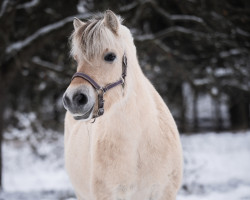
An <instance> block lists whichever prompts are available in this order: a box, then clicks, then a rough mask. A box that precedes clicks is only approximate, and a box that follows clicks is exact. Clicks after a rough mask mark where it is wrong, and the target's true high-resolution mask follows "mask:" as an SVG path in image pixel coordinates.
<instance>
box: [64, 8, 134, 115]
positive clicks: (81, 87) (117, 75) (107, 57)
mask: <svg viewBox="0 0 250 200" xmlns="http://www.w3.org/2000/svg"><path fill="white" fill-rule="evenodd" d="M120 21H121V20H120V18H119V17H117V16H116V15H115V14H114V13H113V12H112V11H106V12H105V14H104V16H102V17H96V18H93V19H90V20H88V21H87V22H82V21H81V20H79V19H77V18H75V19H74V22H73V24H74V32H73V34H72V37H71V42H72V51H71V54H72V56H73V58H74V59H75V61H76V62H77V72H78V73H79V74H84V75H85V76H86V75H87V77H90V79H91V80H90V81H89V80H88V78H87V79H86V77H85V78H82V77H80V76H75V77H73V79H72V81H71V84H70V85H69V87H68V88H67V90H66V92H65V94H64V96H63V104H64V107H65V108H66V109H67V110H68V111H69V112H70V113H71V114H72V115H73V116H74V118H75V119H81V120H89V119H91V118H92V117H93V116H94V115H95V113H97V112H98V108H99V107H100V106H99V104H100V99H99V98H98V94H99V93H100V92H101V93H102V94H103V91H101V90H102V89H100V90H98V89H97V88H96V87H93V82H95V83H98V85H99V86H102V87H103V86H107V85H108V84H110V83H115V82H118V81H119V80H121V84H118V85H117V86H116V87H113V88H112V90H111V91H109V92H107V93H106V94H105V97H104V99H105V110H108V109H109V108H110V106H111V105H113V104H115V103H116V102H118V101H119V100H121V98H122V97H123V94H124V91H123V90H124V88H123V87H122V85H123V84H122V81H123V80H122V78H121V74H122V73H123V67H124V66H123V62H124V60H123V59H124V54H125V53H126V47H127V44H126V42H128V41H126V40H128V38H129V40H130V42H131V41H132V37H131V34H130V32H129V31H128V29H127V28H126V27H125V26H123V25H121V22H120ZM92 81H93V82H92ZM98 101H99V102H98Z"/></svg>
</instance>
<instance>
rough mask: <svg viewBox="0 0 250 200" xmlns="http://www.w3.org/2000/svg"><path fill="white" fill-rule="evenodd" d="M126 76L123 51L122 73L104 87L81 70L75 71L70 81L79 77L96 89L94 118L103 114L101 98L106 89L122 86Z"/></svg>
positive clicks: (125, 58)
mask: <svg viewBox="0 0 250 200" xmlns="http://www.w3.org/2000/svg"><path fill="white" fill-rule="evenodd" d="M126 76H127V57H126V55H125V53H124V55H123V57H122V75H121V78H120V80H118V81H116V82H113V83H110V84H107V85H106V86H104V87H101V86H100V85H99V84H98V83H97V82H95V81H94V79H92V78H91V77H89V76H88V75H87V74H84V73H81V72H76V73H75V74H74V75H73V77H72V79H71V81H72V80H73V79H74V78H76V77H80V78H83V79H84V80H86V81H88V82H89V83H90V84H91V85H92V86H93V87H94V88H95V89H96V91H97V94H98V110H97V113H96V114H95V115H94V116H93V118H94V119H95V118H97V117H100V116H102V115H103V114H104V99H103V96H104V94H105V93H106V92H107V91H108V90H110V89H112V88H114V87H116V86H118V85H122V86H123V87H124V83H125V77H126Z"/></svg>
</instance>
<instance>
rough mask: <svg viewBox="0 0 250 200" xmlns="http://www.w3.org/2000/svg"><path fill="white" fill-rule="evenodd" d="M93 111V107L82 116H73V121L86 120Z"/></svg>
mask: <svg viewBox="0 0 250 200" xmlns="http://www.w3.org/2000/svg"><path fill="white" fill-rule="evenodd" d="M93 109H94V106H92V108H90V109H89V111H87V112H86V113H85V114H84V115H79V116H74V119H75V120H81V119H88V117H89V115H90V114H91V112H92V110H93Z"/></svg>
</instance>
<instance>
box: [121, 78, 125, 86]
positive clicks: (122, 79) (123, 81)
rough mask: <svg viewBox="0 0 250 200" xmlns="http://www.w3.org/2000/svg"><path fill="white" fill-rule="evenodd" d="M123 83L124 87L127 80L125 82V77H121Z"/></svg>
mask: <svg viewBox="0 0 250 200" xmlns="http://www.w3.org/2000/svg"><path fill="white" fill-rule="evenodd" d="M121 81H122V83H121V84H122V85H124V83H125V80H124V78H123V77H121Z"/></svg>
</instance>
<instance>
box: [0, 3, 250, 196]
mask: <svg viewBox="0 0 250 200" xmlns="http://www.w3.org/2000/svg"><path fill="white" fill-rule="evenodd" d="M107 9H111V10H112V11H114V12H115V13H116V14H119V15H121V16H122V18H123V19H124V21H123V24H125V25H126V26H127V27H129V28H130V30H131V32H132V34H133V36H134V41H135V44H136V46H137V53H138V59H139V62H140V65H141V67H142V69H143V71H144V73H145V75H146V76H147V77H148V78H149V79H150V80H151V82H152V83H153V84H154V86H155V87H156V89H157V90H158V91H159V93H160V94H161V96H162V97H163V98H164V100H165V102H166V103H167V105H168V107H169V109H170V110H171V112H172V113H173V115H174V118H175V120H176V122H177V124H178V128H179V130H180V133H181V134H182V137H181V138H182V143H183V149H184V166H185V168H184V181H183V187H182V189H181V191H180V194H179V196H178V199H180V200H181V199H190V200H191V199H192V200H195V199H199V200H201V199H213V200H223V199H227V200H228V199H234V200H236V199H244V200H247V199H250V175H249V169H250V131H249V128H250V1H249V0H220V1H217V0H119V1H118V0H105V1H104V0H71V1H68V0H60V1H59V0H55V1H49V0H1V1H0V146H1V148H0V158H1V159H0V172H1V173H0V181H1V182H0V185H1V188H2V191H1V193H0V199H8V200H11V199H13V200H16V199H19V200H20V199H25V200H29V199H32V200H33V199H46V200H48V199H58V200H59V199H60V200H65V199H72V198H75V197H74V193H73V190H72V186H71V185H70V183H69V180H68V177H67V175H66V174H65V171H64V166H63V122H64V114H65V110H64V108H63V106H62V101H61V98H62V94H63V92H64V91H65V89H66V87H67V86H68V84H69V83H70V79H71V76H72V75H73V73H74V72H75V71H76V66H75V63H74V62H73V60H72V59H71V58H70V57H69V51H70V45H69V36H70V35H71V33H72V31H73V26H72V21H73V17H78V18H80V19H82V20H86V19H88V18H90V17H91V16H92V15H94V14H95V13H98V12H103V11H105V10H107Z"/></svg>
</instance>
